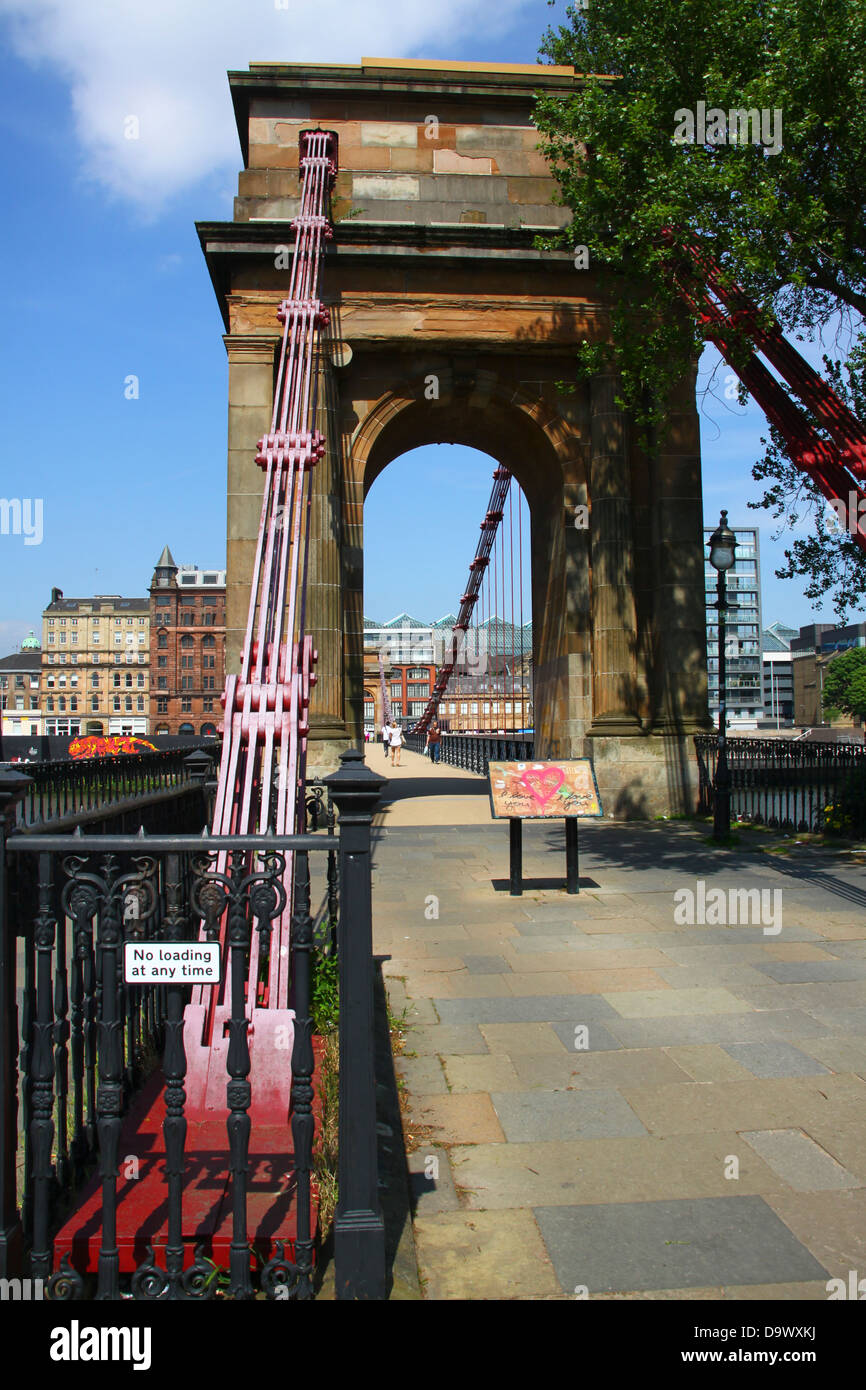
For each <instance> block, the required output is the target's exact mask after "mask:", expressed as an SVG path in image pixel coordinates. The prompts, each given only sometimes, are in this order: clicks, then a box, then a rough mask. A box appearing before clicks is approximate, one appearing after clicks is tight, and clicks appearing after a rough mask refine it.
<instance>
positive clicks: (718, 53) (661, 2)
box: [536, 0, 866, 592]
mask: <svg viewBox="0 0 866 1390" xmlns="http://www.w3.org/2000/svg"><path fill="white" fill-rule="evenodd" d="M567 18H568V23H567V24H564V25H561V26H558V27H557V28H555V29H551V30H548V32H547V34H546V36H545V39H544V42H543V45H542V50H541V52H542V54H543V55H544V56H546V57H547V58H549V59H550V60H551V61H552V62H554V63H561V64H571V65H573V66H574V68H575V69H576V71H577V72H579V73H582V74H585V75H586V76H585V78H584V81H583V84H582V85H581V86H580V88H579V90H577V91H575V92H568V93H555V92H554V93H549V92H547V93H544V94H542V95H540V96H539V98H538V101H537V106H536V121H537V124H538V127H539V130H540V131H541V132H542V135H543V137H544V142H543V146H542V148H544V150H545V153H546V154H547V156H548V158H549V160H550V162H551V165H552V168H553V172H554V174H555V176H556V178H557V180H558V182H559V185H560V191H561V198H562V201H563V203H564V204H565V205H566V206H568V207H569V208H571V210H572V213H573V219H572V225H571V227H570V228H569V229H568V230H567V231H566V232H564V233H563V235H562V237H561V239H560V244H561V245H566V244H567V245H573V244H585V245H586V246H588V248H589V251H590V265H591V267H593V268H594V267H598V266H601V267H604V268H605V269H606V270H607V271H608V272H609V273H612V274H613V276H614V277H615V279H614V284H616V285H617V286H618V288H617V291H616V294H615V302H614V304H613V307H612V323H611V329H612V337H613V344H612V347H609V346H608V345H605V344H601V345H599V344H584V345H582V346H581V347H580V349H579V360H580V363H581V364H582V366H583V368H584V369H585V370H586V371H587V372H590V371H595V370H598V369H599V367H600V366H602V365H603V364H607V365H609V366H610V367H612V368H613V369H614V370H616V371H617V372H618V373H619V375H620V379H621V383H622V385H621V394H620V401H621V403H622V404H623V405H624V406H626V407H627V408H629V409H630V410H632V411H633V413H634V414H635V417H636V418H637V419H638V421H639V422H641V423H642V424H643V426H644V427H645V433H646V435H647V436H648V437H649V438H650V439H651V437H652V433H651V432H652V430H653V428H654V427H656V426H658V424H659V423H660V421H661V418H662V415H663V412H664V403H665V401H666V400H667V399H668V397H669V396H670V394H671V392H672V391H673V390H674V389H675V387H676V383H677V382H678V381H681V380H682V379H683V377H684V376H687V375H688V372H689V370H690V368H691V367H692V366H693V363H694V361H695V360H696V358H697V356H698V355H699V353H700V350H701V348H702V346H703V341H704V340H703V337H702V334H701V331H700V329H699V328H698V327H697V326H696V324H695V323H694V321H693V320H692V318H691V317H690V316H689V315H687V314H685V313H684V312H680V311H679V309H678V307H677V306H676V303H675V301H674V302H672V294H671V285H670V281H669V278H668V272H669V267H670V253H669V251H668V249H667V248H666V246H665V245H664V243H663V241H662V239H661V233H662V231H663V230H664V229H665V228H671V229H672V230H673V231H674V232H675V233H676V234H677V236H678V237H680V238H682V237H686V236H698V237H700V238H701V239H702V241H703V243H704V245H705V246H706V248H707V249H708V250H709V252H710V253H711V254H712V256H713V257H714V258H715V260H716V262H717V263H718V264H719V265H720V266H721V267H722V269H723V271H724V273H725V274H727V275H728V276H730V278H731V280H732V281H734V282H736V283H738V284H739V285H740V286H742V288H743V289H744V290H745V291H746V293H747V294H748V295H749V296H750V297H751V298H752V299H753V300H754V301H755V302H756V303H757V304H758V306H759V307H760V309H761V310H762V311H763V312H767V313H773V314H774V315H775V316H776V317H777V318H778V320H779V321H780V323H781V324H782V327H783V329H784V330H785V331H786V332H787V333H789V334H793V335H798V336H801V337H802V336H809V337H812V336H814V334H815V332H816V331H817V330H820V329H821V328H822V327H824V326H826V325H827V324H829V323H831V322H833V323H836V322H837V319H838V316H839V315H840V314H841V315H842V317H843V320H844V321H845V323H846V324H847V325H848V326H849V327H851V328H852V329H854V330H855V331H858V330H859V327H860V323H861V319H862V316H863V315H864V314H866V216H864V202H866V196H864V194H866V0H821V3H820V4H816V3H815V2H814V0H777V3H761V2H760V0H757V3H756V0H589V4H588V8H587V9H586V10H583V9H580V8H577V7H572V8H570V9H569V10H568V11H567ZM699 102H704V103H705V107H706V109H707V111H709V110H710V109H711V108H719V109H721V110H722V111H724V112H725V113H730V112H731V111H734V110H741V109H742V110H745V111H749V110H753V109H754V110H756V111H759V112H761V111H766V112H767V113H768V119H767V127H766V135H767V136H768V137H770V138H769V140H768V141H767V142H765V143H747V142H745V141H743V140H738V141H737V142H731V140H730V139H729V132H730V122H728V123H727V126H726V128H725V129H723V130H722V131H721V132H720V131H719V128H718V125H716V126H715V127H714V130H715V133H716V134H721V135H722V136H723V137H724V143H722V142H721V141H719V142H714V143H710V142H709V139H707V140H706V141H705V142H704V143H697V141H696V142H695V143H691V144H689V143H677V132H678V131H679V132H680V136H679V138H682V134H681V132H682V113H683V112H684V111H691V112H694V113H695V114H697V110H698V103H699ZM776 112H779V113H781V114H780V118H779V119H780V121H781V132H780V133H781V148H780V149H778V151H777V152H775V153H773V152H771V151H772V149H774V148H775V145H774V143H773V139H772V136H773V133H774V132H775V130H776V117H775V115H774V114H773V113H776ZM709 129H710V127H709V126H708V131H709ZM762 135H763V132H762ZM746 346H747V343H746V340H745V339H743V340H741V341H740V344H739V351H741V352H744V351H745V349H746ZM861 350H862V339H861ZM860 370H861V371H862V359H861V362H860ZM760 466H761V467H762V469H763V472H762V473H761V475H760V476H761V477H762V478H764V479H768V478H770V479H774V485H773V487H771V489H770V492H769V493H768V497H769V499H770V500H769V502H768V505H778V504H779V503H781V504H782V507H783V508H784V507H785V506H789V505H790V502H791V499H792V497H799V502H800V506H801V512H802V510H803V509H804V508H808V507H809V506H811V508H812V512H813V514H814V513H815V512H817V511H819V510H820V511H821V512H823V511H824V506H823V503H822V502H821V501H820V496H819V494H817V492H816V491H815V490H814V489H811V488H810V485H809V484H808V482H807V483H806V484H805V485H804V484H803V482H802V475H800V474H799V473H797V472H796V470H793V469H792V468H791V466H790V464H789V463H788V462H787V460H786V458H785V456H784V454H783V452H782V450H781V440H779V439H778V438H774V439H773V443H772V447H771V449H770V450H769V451H768V454H767V455H766V457H765V459H764V460H763V462H762V465H760ZM840 539H841V537H840V536H839V535H837V536H836V537H835V538H834V539H833V541H832V543H830V541H829V537H828V534H827V532H826V528H825V530H824V531H821V530H820V529H816V531H815V533H814V536H812V537H811V538H810V540H811V544H808V543H804V544H805V546H806V548H805V549H804V548H802V547H801V548H800V549H799V550H798V549H797V546H796V545H795V548H794V561H793V566H794V568H793V571H792V572H794V573H804V574H806V575H807V576H808V577H809V578H810V580H811V581H812V584H813V586H815V587H817V588H819V589H821V592H824V587H822V586H825V581H826V578H827V573H826V571H827V570H828V569H829V571H830V572H831V573H832V574H833V575H834V577H835V580H836V581H837V582H838V581H844V580H845V578H846V576H847V575H848V574H849V573H854V572H856V573H857V574H858V575H860V576H862V574H863V568H862V565H863V562H862V561H861V560H860V558H859V552H857V551H856V547H854V546H853V544H852V543H851V542H850V540H849V541H848V542H847V543H846V542H844V540H843V544H842V545H841V546H840V545H839V540H840ZM836 551H838V552H839V555H838V558H837V559H833V558H832V555H831V556H830V558H827V557H828V552H833V553H834V554H835V552H836ZM798 566H802V568H798ZM864 582H866V581H864V580H863V579H862V577H861V578H860V579H858V583H860V584H861V585H862V584H863V583H864Z"/></svg>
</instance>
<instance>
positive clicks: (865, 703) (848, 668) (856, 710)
mask: <svg viewBox="0 0 866 1390" xmlns="http://www.w3.org/2000/svg"><path fill="white" fill-rule="evenodd" d="M824 713H825V715H827V717H828V718H830V719H832V718H834V717H835V716H837V715H838V714H839V713H842V714H850V715H853V716H856V717H858V718H860V719H866V647H852V648H851V649H850V651H847V652H840V653H839V655H838V656H834V657H833V660H832V661H830V662H829V663H828V664H827V667H826V669H825V671H824Z"/></svg>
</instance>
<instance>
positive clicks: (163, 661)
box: [156, 656, 168, 666]
mask: <svg viewBox="0 0 866 1390" xmlns="http://www.w3.org/2000/svg"><path fill="white" fill-rule="evenodd" d="M156 664H157V666H167V665H168V657H167V656H158V657H157V658H156Z"/></svg>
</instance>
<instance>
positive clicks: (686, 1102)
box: [623, 1074, 866, 1161]
mask: <svg viewBox="0 0 866 1390" xmlns="http://www.w3.org/2000/svg"><path fill="white" fill-rule="evenodd" d="M853 1079H856V1078H850V1077H844V1076H833V1075H829V1074H828V1075H827V1076H822V1077H811V1076H805V1077H793V1078H788V1077H785V1078H779V1079H776V1078H773V1079H759V1078H756V1079H754V1080H749V1081H723V1082H718V1083H717V1084H715V1085H712V1086H706V1085H700V1084H698V1083H692V1084H691V1085H688V1086H645V1087H643V1088H642V1089H640V1090H637V1089H634V1090H632V1089H626V1088H624V1089H623V1094H624V1096H625V1098H626V1100H627V1101H628V1102H629V1104H630V1105H631V1107H632V1109H633V1110H634V1112H635V1114H636V1115H637V1116H638V1118H639V1119H640V1120H641V1122H642V1123H643V1124H644V1125H645V1126H646V1128H647V1129H648V1130H649V1131H650V1132H651V1133H652V1134H659V1135H661V1134H666V1135H670V1134H706V1133H708V1132H710V1131H712V1130H734V1131H737V1132H740V1131H742V1130H756V1129H788V1128H792V1127H796V1128H807V1129H809V1131H810V1133H811V1132H813V1131H812V1124H813V1123H816V1124H821V1125H824V1126H828V1125H829V1126H831V1127H833V1126H842V1125H844V1126H845V1127H846V1129H848V1130H850V1125H851V1123H852V1122H853V1118H854V1113H855V1111H856V1107H857V1106H858V1105H861V1104H862V1105H864V1106H866V1096H864V1095H863V1092H862V1091H861V1092H860V1093H859V1094H858V1093H857V1092H856V1091H855V1092H854V1094H853V1095H852V1093H851V1091H850V1089H849V1087H848V1086H847V1085H846V1084H845V1083H846V1082H848V1081H851V1080H853ZM860 1085H861V1087H862V1086H863V1083H862V1082H860ZM864 1157H866V1156H864ZM840 1161H841V1160H840Z"/></svg>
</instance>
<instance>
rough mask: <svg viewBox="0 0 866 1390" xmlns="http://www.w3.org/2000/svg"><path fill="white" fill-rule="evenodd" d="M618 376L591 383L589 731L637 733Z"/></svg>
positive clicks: (624, 455)
mask: <svg viewBox="0 0 866 1390" xmlns="http://www.w3.org/2000/svg"><path fill="white" fill-rule="evenodd" d="M615 395H616V378H615V377H613V376H598V377H594V378H593V380H592V383H591V387H590V420H591V438H592V463H591V471H590V489H591V497H592V509H591V514H590V552H591V555H592V627H593V642H592V652H593V711H592V712H593V719H592V728H591V729H590V730H589V732H590V733H591V734H616V735H628V734H637V733H639V732H640V730H641V721H640V717H639V710H640V690H639V686H638V680H637V663H636V648H637V623H636V618H635V604H634V594H633V589H632V585H633V583H634V554H633V542H632V509H631V481H630V477H629V466H628V441H627V430H626V420H625V416H624V415H623V413H622V411H620V410H619V409H618V408H617V406H616V405H615V403H614V397H615Z"/></svg>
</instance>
